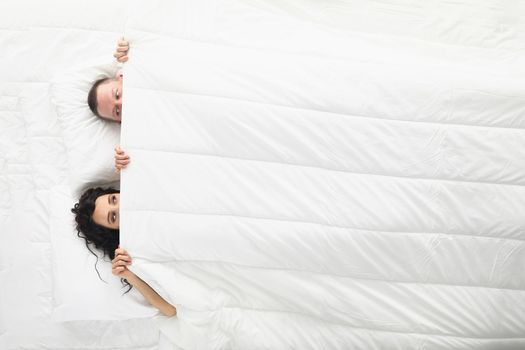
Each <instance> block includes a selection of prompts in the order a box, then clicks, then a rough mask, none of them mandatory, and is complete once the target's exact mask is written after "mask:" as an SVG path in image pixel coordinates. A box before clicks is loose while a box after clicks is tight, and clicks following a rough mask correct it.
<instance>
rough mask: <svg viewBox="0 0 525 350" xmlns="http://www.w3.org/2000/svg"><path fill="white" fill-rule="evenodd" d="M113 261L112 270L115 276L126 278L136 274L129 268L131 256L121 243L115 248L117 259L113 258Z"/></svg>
mask: <svg viewBox="0 0 525 350" xmlns="http://www.w3.org/2000/svg"><path fill="white" fill-rule="evenodd" d="M111 263H112V269H111V272H112V273H113V274H114V275H115V276H118V277H120V278H125V279H128V278H130V277H133V276H135V274H134V273H133V272H131V271H130V270H128V265H131V257H130V256H129V255H128V252H126V250H125V249H124V248H120V245H119V246H118V248H117V249H115V259H113V260H112V261H111Z"/></svg>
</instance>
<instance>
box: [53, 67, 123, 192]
mask: <svg viewBox="0 0 525 350" xmlns="http://www.w3.org/2000/svg"><path fill="white" fill-rule="evenodd" d="M118 68H119V64H118V63H116V62H113V63H108V62H104V63H100V62H94V63H91V64H87V65H83V66H81V67H75V68H73V69H71V70H68V71H64V72H62V73H61V74H59V75H58V76H55V77H54V78H53V79H52V81H51V91H50V93H51V101H52V103H53V104H54V105H55V108H56V111H57V114H58V120H59V123H60V125H61V127H62V135H63V138H64V144H65V146H66V152H67V158H68V163H69V169H68V170H69V179H70V185H71V186H72V190H73V193H74V194H75V195H78V196H79V197H80V194H81V193H82V192H83V190H85V189H86V188H89V187H94V186H96V185H106V184H109V183H112V182H114V181H118V180H119V179H120V177H119V176H120V175H119V174H118V173H116V172H115V170H114V169H115V167H114V162H115V160H114V148H115V146H116V145H118V144H119V143H120V124H118V123H113V122H108V121H105V120H102V119H101V118H99V117H97V116H95V115H94V114H93V113H92V112H91V110H90V109H89V106H88V104H87V95H88V92H89V89H91V86H92V85H93V83H94V82H95V81H96V80H98V79H100V78H104V77H114V76H115V74H116V73H117V71H118Z"/></svg>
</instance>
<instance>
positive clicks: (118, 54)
mask: <svg viewBox="0 0 525 350" xmlns="http://www.w3.org/2000/svg"><path fill="white" fill-rule="evenodd" d="M128 50H129V43H128V41H127V40H125V39H124V37H122V38H121V39H120V40H119V41H118V43H117V50H116V51H115V53H114V54H113V57H115V58H116V59H117V61H119V62H126V61H127V60H128Z"/></svg>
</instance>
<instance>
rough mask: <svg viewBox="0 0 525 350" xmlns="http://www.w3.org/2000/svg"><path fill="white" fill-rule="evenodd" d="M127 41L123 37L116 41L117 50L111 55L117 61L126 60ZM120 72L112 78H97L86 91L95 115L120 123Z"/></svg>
mask: <svg viewBox="0 0 525 350" xmlns="http://www.w3.org/2000/svg"><path fill="white" fill-rule="evenodd" d="M128 50H129V43H128V42H127V41H126V40H124V38H122V39H120V40H119V41H118V47H117V51H116V52H115V53H114V54H113V56H114V57H115V58H116V59H117V61H119V62H126V61H127V60H128ZM122 79H123V76H122V73H121V72H120V71H119V72H117V75H116V76H115V77H114V78H103V79H100V80H97V81H96V82H95V83H94V84H93V86H92V87H91V89H90V90H89V93H88V105H89V108H90V109H91V111H92V112H93V114H95V115H96V116H98V117H100V118H103V119H106V120H109V121H114V122H118V123H120V121H121V120H122Z"/></svg>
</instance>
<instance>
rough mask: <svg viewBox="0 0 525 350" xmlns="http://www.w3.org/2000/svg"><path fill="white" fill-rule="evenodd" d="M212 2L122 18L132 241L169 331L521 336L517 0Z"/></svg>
mask: <svg viewBox="0 0 525 350" xmlns="http://www.w3.org/2000/svg"><path fill="white" fill-rule="evenodd" d="M489 3H490V4H489ZM213 4H214V5H213V6H206V5H210V3H208V2H206V1H198V2H192V3H191V4H189V3H185V2H173V3H169V4H168V3H165V2H161V1H157V2H152V3H151V5H144V6H143V7H141V14H142V17H141V19H140V20H138V19H137V20H136V21H131V22H129V23H128V27H127V36H128V37H129V38H130V39H131V40H132V43H133V45H132V51H130V61H129V62H128V63H127V64H126V66H125V68H124V74H125V79H124V91H125V99H126V100H125V101H126V102H125V104H124V109H123V114H124V115H125V118H124V121H123V124H122V135H121V138H122V146H123V148H124V149H125V150H126V151H127V152H128V153H129V155H130V157H131V164H130V165H129V167H128V169H126V170H125V171H124V172H123V174H122V178H121V180H122V183H121V190H122V192H121V200H122V203H121V221H120V224H121V243H122V245H123V246H124V247H126V249H128V251H129V252H130V255H131V256H132V257H133V258H134V264H133V266H132V270H133V271H135V272H136V273H137V274H138V275H139V276H141V277H142V278H143V279H145V280H146V281H147V282H148V283H149V284H150V285H151V286H152V287H154V288H155V289H156V290H157V291H158V292H159V293H160V294H161V295H162V296H164V297H165V298H166V299H167V300H169V301H170V302H171V303H173V304H174V305H176V306H177V307H178V310H179V314H178V316H177V317H176V318H172V319H169V320H166V321H165V322H164V323H162V324H161V327H162V331H163V333H164V335H165V336H167V337H168V338H169V339H171V341H172V342H173V343H174V344H176V345H177V346H179V347H181V348H184V349H207V348H209V349H247V348H250V349H256V348H271V349H282V348H300V349H308V348H311V349H319V348H329V349H335V348H340V349H348V348H356V349H383V348H389V349H423V348H425V349H522V348H524V347H525V316H524V315H525V275H524V274H523V267H524V266H525V249H524V240H525V234H524V232H525V215H523V213H524V212H525V188H524V187H523V185H524V184H525V165H524V164H525V163H524V162H523V160H524V156H525V137H524V136H525V133H524V131H523V128H524V123H525V122H524V120H525V119H524V118H523V115H524V112H525V95H524V91H525V79H524V78H525V74H524V68H523V67H524V65H523V62H524V56H523V52H524V51H523V50H524V44H523V41H522V40H521V39H523V33H524V31H523V28H524V27H523V18H524V6H523V2H512V3H508V5H507V3H505V4H506V5H503V3H498V2H487V3H483V4H479V3H475V2H469V1H463V2H460V3H455V4H454V5H452V4H451V3H449V2H434V3H433V5H422V6H423V7H422V8H418V7H415V6H414V4H413V3H408V2H402V1H393V2H381V3H380V4H382V6H380V5H379V3H373V4H371V3H368V2H350V1H349V2H337V3H335V2H334V3H333V7H331V6H330V5H329V4H326V5H322V4H323V3H321V2H313V1H312V2H301V3H299V2H293V1H290V2H288V3H286V4H283V3H280V2H275V3H274V2H272V1H267V2H257V1H253V2H252V1H248V2H235V1H223V2H214V3H213ZM375 5H377V7H375ZM148 6H151V7H148ZM470 6H472V7H470ZM153 8H154V9H155V11H153ZM430 9H432V10H434V12H430V11H429V12H424V11H427V10H430ZM176 10H178V11H176ZM319 10H321V11H319ZM452 10H456V11H455V12H454V13H455V14H456V15H455V16H449V14H450V13H452V12H451V11H452ZM199 11H201V12H199ZM181 13H182V14H181ZM168 14H174V16H175V19H173V18H171V17H170V16H168ZM197 14H199V15H200V16H197ZM364 14H366V20H364V19H362V17H363V16H364ZM183 15H184V16H185V17H182V16H183ZM192 15H195V17H192ZM419 15H421V16H422V17H418V16H419ZM177 16H181V17H180V18H179V17H177ZM134 18H137V17H134ZM182 18H192V19H194V21H193V22H191V23H190V22H189V21H188V22H184V21H183V19H182ZM352 18H354V19H356V18H361V21H359V23H358V24H355V25H354V24H351V23H352V21H350V20H349V19H352ZM177 19H180V21H177ZM345 19H346V20H345ZM410 20H413V24H414V27H410V26H408V25H407V22H409V23H410ZM270 24H271V25H270ZM416 24H417V25H416ZM265 25H267V26H265ZM358 25H359V26H358ZM447 25H448V26H447ZM356 26H357V27H356ZM414 28H417V29H418V30H414ZM445 28H448V30H445ZM488 28H491V30H489V29H488Z"/></svg>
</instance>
